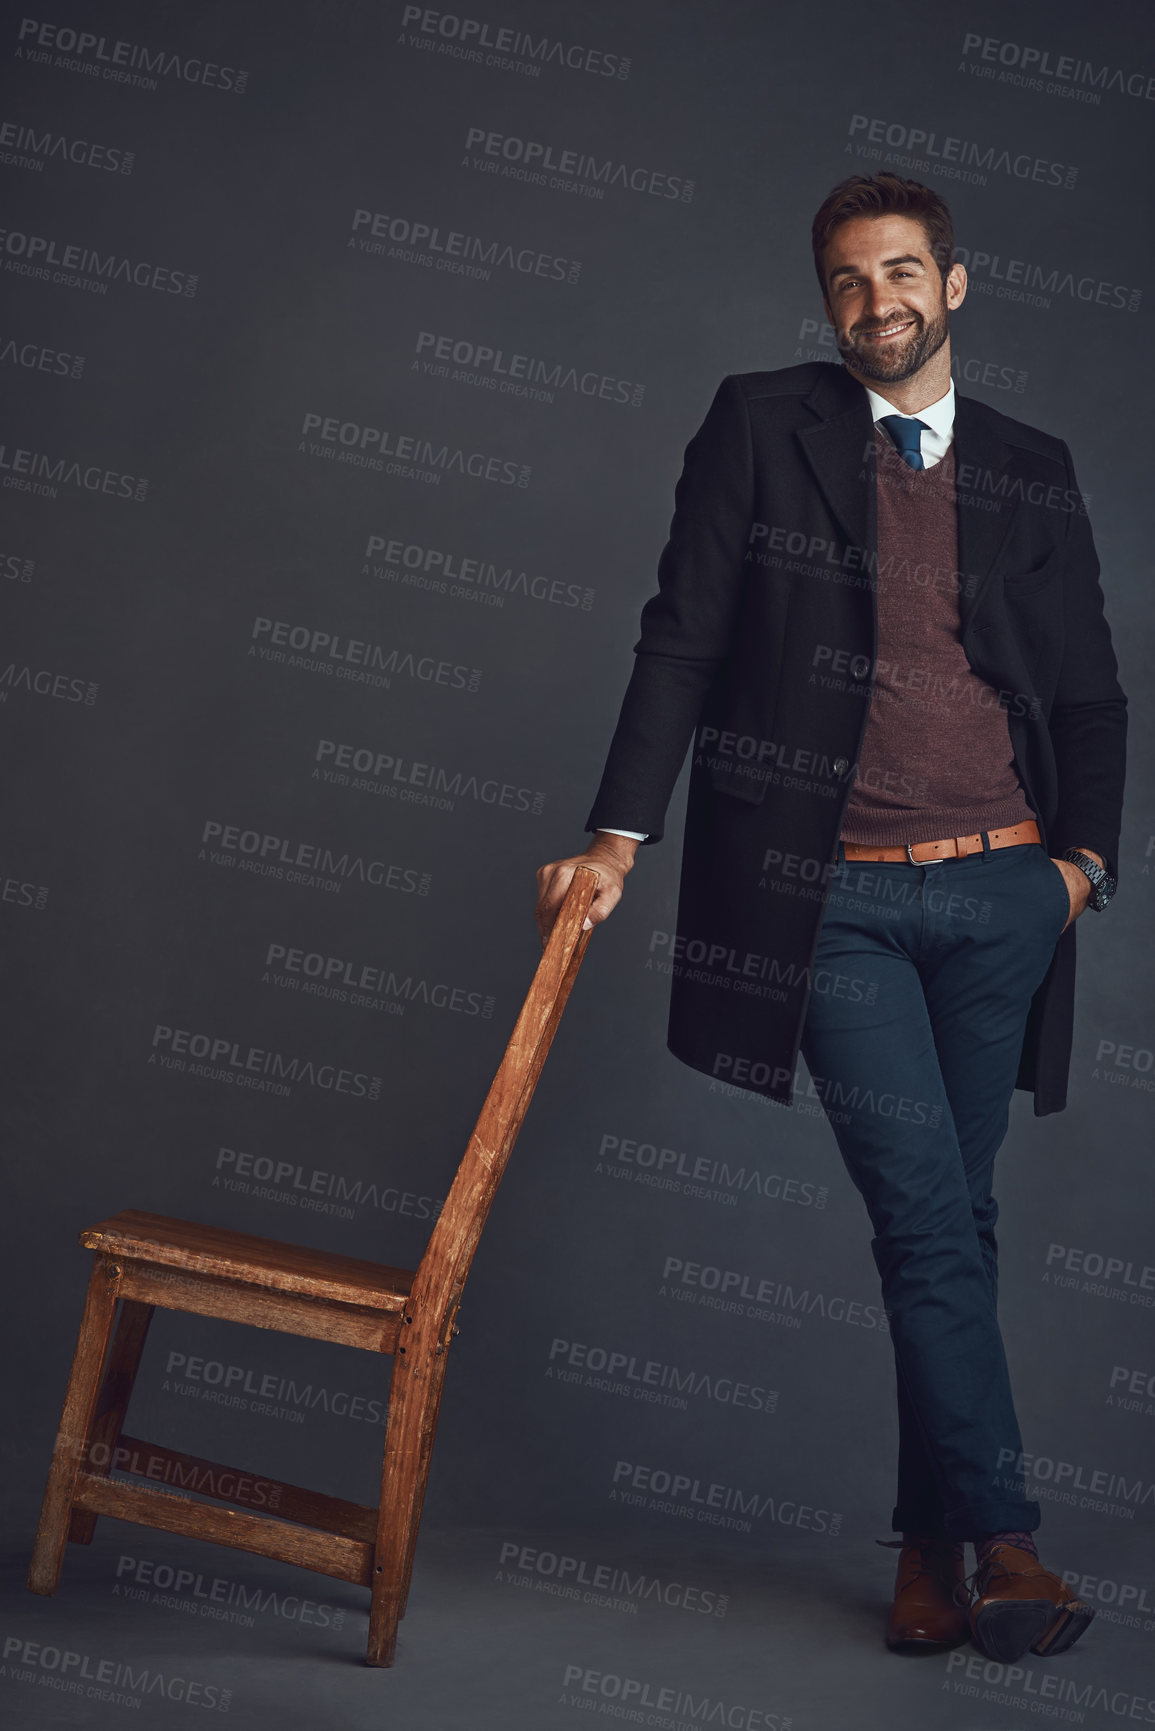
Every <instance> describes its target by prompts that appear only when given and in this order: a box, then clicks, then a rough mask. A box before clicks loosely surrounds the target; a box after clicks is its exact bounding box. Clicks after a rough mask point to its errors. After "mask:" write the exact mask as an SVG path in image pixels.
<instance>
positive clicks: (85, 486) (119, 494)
mask: <svg viewBox="0 0 1155 1731" xmlns="http://www.w3.org/2000/svg"><path fill="white" fill-rule="evenodd" d="M0 475H2V476H3V485H4V486H5V487H7V488H10V489H12V490H13V491H15V492H18V493H35V494H36V495H37V496H38V497H40V498H48V499H55V498H57V497H58V495H59V492H60V489H61V487H77V488H79V489H80V491H81V492H82V493H103V494H104V495H106V496H108V497H111V498H115V499H131V500H132V501H133V503H134V504H137V505H141V504H143V503H144V501H145V500H146V499H147V498H148V482H147V481H146V480H144V479H143V478H142V477H141V476H139V475H123V474H121V472H120V470H119V469H106V468H104V466H103V465H102V464H100V463H87V462H81V461H80V460H79V459H78V458H75V457H58V456H56V455H55V453H53V455H51V456H49V454H48V453H47V452H46V451H30V450H29V449H28V448H27V447H26V446H24V445H0Z"/></svg>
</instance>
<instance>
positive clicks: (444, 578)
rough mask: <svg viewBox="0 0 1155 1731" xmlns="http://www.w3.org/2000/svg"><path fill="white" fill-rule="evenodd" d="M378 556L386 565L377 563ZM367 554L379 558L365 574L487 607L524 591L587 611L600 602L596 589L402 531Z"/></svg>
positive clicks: (370, 546) (379, 538)
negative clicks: (411, 536)
mask: <svg viewBox="0 0 1155 1731" xmlns="http://www.w3.org/2000/svg"><path fill="white" fill-rule="evenodd" d="M378 556H380V558H381V560H382V561H383V562H382V563H381V564H377V563H376V562H375V561H376V559H377V557H378ZM365 558H366V559H367V560H370V561H374V562H373V563H369V564H365V565H362V567H361V572H362V575H363V576H365V577H376V578H377V579H378V581H380V582H384V581H389V582H393V583H400V584H402V585H403V586H405V587H408V588H412V589H425V590H432V591H433V592H434V593H435V594H438V595H456V596H461V597H462V598H463V599H465V600H469V601H476V602H480V603H481V604H482V605H484V606H486V607H504V605H505V598H506V596H507V595H524V596H525V598H526V599H527V600H532V601H544V602H546V603H547V604H548V605H550V606H553V607H578V608H580V609H581V611H582V612H583V613H588V612H589V611H590V609H591V608H592V607H593V604H594V590H592V589H589V588H587V587H585V586H584V585H582V584H579V583H566V582H564V581H563V580H562V579H561V578H560V577H544V576H542V575H540V574H539V573H536V572H535V573H534V574H533V575H530V573H529V572H527V571H517V570H515V569H514V567H513V566H512V565H499V564H497V562H496V561H495V560H492V559H487V558H484V557H480V556H474V555H471V554H461V553H459V552H457V551H455V550H450V549H448V548H444V547H424V546H421V545H420V544H419V543H418V542H416V541H405V540H403V539H402V538H401V537H400V536H398V535H392V536H389V537H388V538H387V537H386V536H384V535H370V536H369V539H368V541H367V543H366V546H365Z"/></svg>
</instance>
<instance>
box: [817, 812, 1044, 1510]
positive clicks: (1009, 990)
mask: <svg viewBox="0 0 1155 1731" xmlns="http://www.w3.org/2000/svg"><path fill="white" fill-rule="evenodd" d="M1069 914H1070V898H1069V895H1068V892H1067V886H1066V883H1065V882H1064V879H1063V874H1062V872H1060V870H1059V868H1058V867H1057V866H1056V865H1055V863H1054V861H1053V860H1052V859H1050V857H1049V856H1048V854H1047V853H1046V851H1045V849H1044V848H1042V847H1041V846H1040V845H1039V844H1038V843H1024V844H1021V845H1019V846H1016V847H1007V848H996V849H991V848H989V847H988V846H987V842H986V837H985V836H984V837H983V852H982V853H981V854H972V855H970V856H969V857H967V858H965V859H951V860H942V861H937V862H934V863H932V864H929V865H910V864H907V863H905V862H903V863H902V864H891V863H890V862H885V863H874V862H849V861H847V860H846V859H845V856H844V850H843V849H842V848H841V847H840V848H839V863H838V867H837V870H836V872H835V873H834V875H833V877H832V878H831V883H830V894H829V899H828V902H827V906H826V910H825V912H824V915H823V921H822V927H821V930H820V933H819V941H818V950H817V954H816V956H815V961H814V972H813V977H812V987H811V996H810V1002H809V1005H808V1008H807V1016H806V1024H805V1028H804V1031H803V1038H802V1054H803V1057H804V1058H805V1060H806V1065H807V1068H808V1069H809V1071H810V1074H811V1078H812V1086H813V1088H814V1089H815V1091H816V1092H817V1093H818V1095H819V1097H820V1098H821V1099H822V1102H823V1105H824V1107H825V1110H826V1114H827V1117H828V1118H829V1120H830V1123H831V1125H832V1127H833V1130H834V1133H835V1136H836V1138H837V1141H838V1146H839V1149H840V1151H841V1153H842V1157H843V1160H844V1161H845V1163H846V1167H847V1170H848V1171H849V1173H850V1177H851V1178H852V1180H853V1182H854V1184H855V1186H856V1187H857V1189H858V1190H859V1192H860V1193H861V1195H862V1198H863V1200H864V1202H865V1204H866V1208H867V1212H868V1214H869V1216H870V1220H871V1224H872V1226H873V1228H874V1238H873V1241H872V1249H873V1251H874V1259H875V1263H876V1264H877V1267H878V1272H879V1275H880V1276H881V1281H882V1294H883V1301H884V1303H885V1306H886V1309H887V1312H888V1314H889V1319H890V1330H891V1337H892V1340H893V1344H894V1355H895V1364H896V1372H897V1380H898V1412H899V1461H898V1499H897V1502H896V1505H895V1509H894V1514H893V1525H894V1528H895V1529H896V1530H897V1531H918V1532H926V1533H933V1534H938V1535H942V1536H946V1537H949V1538H952V1539H965V1538H972V1537H974V1535H975V1534H977V1533H984V1532H996V1531H1008V1530H1010V1531H1021V1532H1031V1531H1033V1530H1034V1528H1036V1527H1037V1526H1038V1524H1039V1507H1038V1504H1037V1503H1036V1502H1033V1501H1030V1500H1028V1498H1027V1496H1026V1494H1025V1486H1024V1485H1023V1484H1022V1482H1021V1480H1020V1479H1019V1478H1018V1477H1016V1475H1015V1459H1016V1457H1017V1455H1018V1454H1019V1453H1020V1449H1021V1443H1020V1437H1019V1426H1018V1420H1017V1418H1016V1417H1015V1409H1014V1402H1013V1399H1012V1396H1011V1387H1010V1380H1009V1376H1008V1372H1007V1362H1006V1356H1005V1353H1004V1351H1003V1343H1002V1337H1001V1335H1000V1333H999V1325H998V1317H997V1309H996V1303H997V1293H998V1252H997V1247H996V1241H995V1222H996V1219H997V1217H998V1206H997V1204H996V1202H995V1199H994V1197H993V1195H992V1193H991V1185H992V1175H993V1167H994V1159H995V1154H996V1153H997V1151H998V1148H999V1145H1000V1143H1001V1142H1002V1139H1003V1136H1004V1135H1005V1133H1006V1128H1007V1120H1008V1114H1009V1109H1010V1101H1011V1095H1012V1092H1013V1089H1014V1084H1015V1076H1016V1072H1017V1069H1018V1062H1019V1054H1020V1049H1021V1047H1022V1040H1023V1030H1024V1027H1025V1025H1026V1018H1027V1011H1028V1009H1029V1007H1030V1002H1031V997H1032V995H1033V993H1034V991H1035V989H1036V987H1037V986H1038V985H1039V984H1040V982H1041V980H1042V978H1043V976H1044V974H1045V973H1046V971H1047V967H1048V965H1049V963H1050V960H1051V955H1052V953H1053V951H1054V946H1055V942H1056V940H1057V939H1058V936H1059V933H1060V932H1061V931H1062V929H1063V926H1064V925H1065V924H1066V921H1067V919H1068V917H1069Z"/></svg>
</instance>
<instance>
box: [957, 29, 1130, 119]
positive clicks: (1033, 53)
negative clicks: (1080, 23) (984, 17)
mask: <svg viewBox="0 0 1155 1731" xmlns="http://www.w3.org/2000/svg"><path fill="white" fill-rule="evenodd" d="M962 52H963V60H964V62H965V61H969V62H970V63H971V64H970V65H969V66H966V68H965V70H967V71H969V72H976V73H980V74H982V75H983V76H984V77H988V78H997V79H998V81H999V82H1000V83H1004V84H1008V83H1009V84H1021V85H1025V86H1026V87H1027V88H1028V89H1030V90H1045V91H1046V92H1047V94H1048V95H1057V94H1059V93H1060V89H1061V87H1062V86H1064V85H1066V86H1069V87H1071V88H1070V94H1072V95H1074V94H1076V92H1077V93H1078V94H1079V95H1080V97H1081V98H1082V100H1083V101H1085V102H1093V103H1098V102H1099V101H1100V100H1101V95H1100V92H1102V91H1104V90H1109V91H1113V92H1114V94H1115V95H1116V96H1135V97H1138V98H1139V99H1140V100H1141V101H1144V102H1155V74H1152V73H1150V72H1136V71H1134V70H1128V69H1127V68H1126V67H1123V66H1112V65H1110V64H1109V62H1107V61H1101V62H1100V61H1094V60H1080V59H1079V58H1078V56H1077V55H1074V54H1055V53H1054V52H1053V51H1052V50H1051V49H1050V48H1035V47H1032V46H1030V45H1029V44H1027V43H1024V42H1007V41H1004V40H1002V39H1001V38H1000V37H998V36H980V35H979V34H978V32H977V31H973V30H968V31H967V33H966V35H965V36H964V37H963V45H962ZM963 69H964V68H962V67H960V71H961V70H963ZM1045 79H1050V80H1052V81H1053V82H1051V83H1049V84H1045V83H1044V80H1045ZM1064 93H1065V92H1064Z"/></svg>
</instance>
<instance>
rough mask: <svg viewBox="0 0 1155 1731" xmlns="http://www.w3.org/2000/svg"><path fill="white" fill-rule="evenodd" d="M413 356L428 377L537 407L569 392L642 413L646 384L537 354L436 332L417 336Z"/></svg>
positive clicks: (424, 332)
mask: <svg viewBox="0 0 1155 1731" xmlns="http://www.w3.org/2000/svg"><path fill="white" fill-rule="evenodd" d="M414 353H415V354H416V355H417V357H418V359H417V360H416V361H415V362H414V363H413V364H414V365H415V366H418V365H419V366H420V367H421V370H422V372H423V373H424V374H426V375H427V376H429V377H432V378H440V379H450V380H452V381H456V382H457V383H459V384H466V385H479V386H481V387H482V388H483V389H486V390H492V391H497V392H500V393H501V394H502V395H503V396H513V397H527V398H529V399H530V400H532V401H533V402H546V403H552V402H553V400H554V393H555V392H558V391H562V392H565V391H570V392H572V393H573V395H574V396H579V397H595V398H597V399H598V400H599V401H601V402H603V403H624V404H626V406H627V407H629V408H631V409H640V408H641V406H642V399H643V397H644V396H645V394H646V387H645V385H639V384H634V383H632V382H631V381H630V380H629V379H619V378H616V377H615V376H614V375H613V374H612V373H599V372H596V371H595V370H593V369H592V368H589V367H585V368H578V367H573V366H567V365H566V363H565V362H564V361H552V360H551V361H543V360H542V359H541V358H540V356H538V355H523V354H518V353H517V352H516V351H511V352H509V353H507V352H506V351H505V349H502V348H495V347H494V345H493V344H492V343H474V342H470V341H468V340H467V339H466V338H464V337H452V336H441V335H438V333H437V332H436V331H418V333H417V341H416V344H415V345H414Z"/></svg>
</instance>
